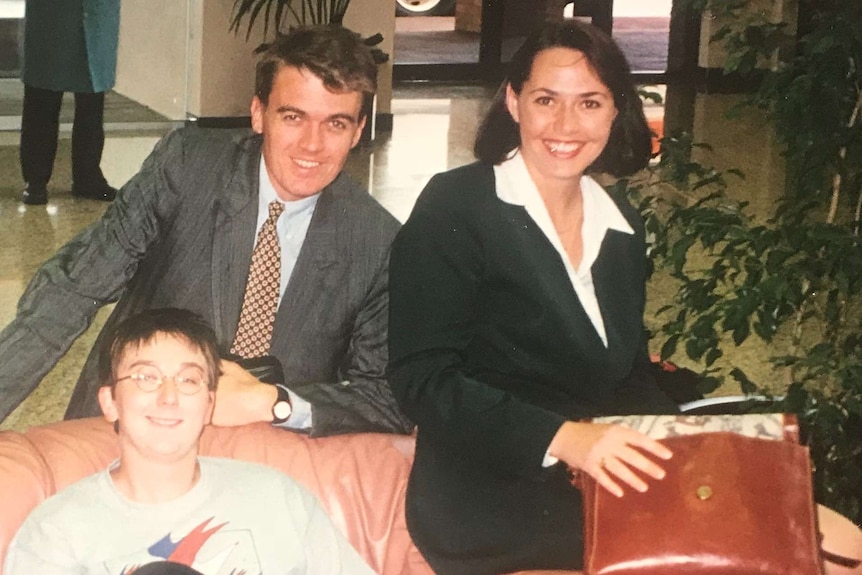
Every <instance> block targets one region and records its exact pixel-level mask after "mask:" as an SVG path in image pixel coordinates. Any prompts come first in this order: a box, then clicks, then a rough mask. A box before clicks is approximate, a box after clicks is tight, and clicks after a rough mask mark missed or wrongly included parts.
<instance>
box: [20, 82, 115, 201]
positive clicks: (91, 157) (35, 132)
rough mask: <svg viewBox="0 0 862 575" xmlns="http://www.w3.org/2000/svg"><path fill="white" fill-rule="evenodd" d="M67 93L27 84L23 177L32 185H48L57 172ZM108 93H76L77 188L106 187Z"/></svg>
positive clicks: (74, 176)
mask: <svg viewBox="0 0 862 575" xmlns="http://www.w3.org/2000/svg"><path fill="white" fill-rule="evenodd" d="M62 101H63V92H55V91H53V90H45V89H43V88H35V87H33V86H27V85H26V84H25V85H24V111H23V113H22V115H21V148H20V158H21V174H22V175H23V176H24V181H25V182H27V183H28V184H30V185H32V186H45V185H46V184H47V183H48V180H50V179H51V173H52V172H53V171H54V158H55V157H56V155H57V136H58V132H59V129H60V105H61V104H62ZM104 109H105V93H104V92H96V93H89V94H88V93H77V92H76V93H75V119H74V124H73V126H72V182H73V185H74V186H75V187H82V188H96V187H100V186H103V185H104V184H105V178H104V176H103V175H102V169H101V168H100V167H99V164H100V162H101V161H102V150H103V148H104V147H105V128H104V125H103V120H104Z"/></svg>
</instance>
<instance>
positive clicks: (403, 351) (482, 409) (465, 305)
mask: <svg viewBox="0 0 862 575" xmlns="http://www.w3.org/2000/svg"><path fill="white" fill-rule="evenodd" d="M618 206H619V208H620V210H621V211H622V213H623V215H624V216H625V217H626V219H627V220H628V222H629V223H630V225H631V226H632V228H633V229H634V230H635V234H634V235H630V234H625V233H621V232H617V231H613V230H609V231H608V233H607V235H606V237H605V239H604V242H603V243H602V246H601V250H600V252H599V256H598V258H597V260H596V262H595V264H594V265H593V268H592V272H593V281H594V285H595V290H596V295H597V298H598V302H599V306H600V308H601V312H602V316H603V319H604V323H605V327H606V331H607V335H608V343H609V345H608V347H607V348H605V346H604V345H603V343H602V341H601V339H600V337H599V335H598V334H597V332H596V331H595V329H594V328H593V326H592V324H591V323H590V320H589V318H588V316H587V314H586V312H585V311H584V309H583V307H582V306H581V304H580V301H579V299H578V297H577V295H576V294H575V291H574V289H573V287H572V285H571V282H570V280H569V278H568V275H567V274H566V270H565V267H564V264H563V262H562V260H561V259H560V256H559V254H558V253H557V251H556V250H555V249H554V248H553V246H552V245H551V243H550V242H549V241H548V239H547V238H546V237H545V235H544V234H543V233H542V231H541V230H540V229H539V227H538V226H537V225H536V224H535V222H534V221H533V220H532V219H531V218H530V216H529V215H528V214H527V212H526V210H525V209H524V208H523V207H521V206H515V205H511V204H507V203H504V202H503V201H501V200H500V199H499V198H498V197H497V195H496V191H495V183H494V173H493V169H492V168H491V167H488V166H484V165H480V164H474V165H471V166H467V167H464V168H460V169H457V170H453V171H451V172H448V173H445V174H441V175H438V176H435V177H434V178H433V179H432V180H431V182H430V183H429V184H428V186H427V187H426V188H425V190H424V191H423V192H422V194H421V196H420V198H419V200H418V201H417V204H416V207H415V208H414V210H413V213H412V214H411V216H410V219H409V220H408V221H407V223H405V225H404V227H403V228H402V229H401V231H400V232H399V234H398V236H397V238H396V240H395V243H394V244H393V248H392V256H391V261H390V278H391V283H390V328H389V337H390V352H389V353H390V371H389V377H390V383H391V385H392V386H393V391H394V393H395V395H396V397H397V398H398V400H399V402H400V403H401V405H402V407H403V408H404V411H405V412H406V413H407V414H408V416H409V417H412V418H413V419H414V420H415V421H416V423H417V425H418V437H417V445H416V459H415V463H414V466H413V471H412V474H411V477H410V484H409V487H408V492H407V519H408V526H409V528H410V532H411V534H412V535H413V537H414V540H415V541H416V543H417V545H418V547H419V549H420V550H421V551H422V552H423V554H424V555H425V556H426V558H428V560H429V562H430V563H431V565H432V567H434V568H435V570H436V571H437V572H438V573H441V574H445V573H465V574H466V573H470V574H472V575H481V574H483V573H488V574H491V573H501V572H509V571H517V570H521V569H530V568H533V569H535V568H544V569H554V568H556V569H561V568H577V567H579V565H580V561H581V539H580V537H581V535H580V526H581V511H580V498H579V497H578V493H577V492H576V490H575V489H574V488H572V487H571V485H570V484H569V483H568V481H567V478H566V476H565V472H564V470H563V469H561V466H559V465H558V466H553V467H551V468H544V467H542V461H543V458H544V455H545V453H546V450H547V448H548V446H549V445H550V443H551V439H552V438H553V437H554V434H555V433H556V432H557V430H558V429H559V427H560V426H561V425H562V423H563V422H564V421H565V420H567V419H572V420H577V419H581V418H586V417H591V416H596V415H600V414H609V413H620V412H644V413H646V412H656V411H658V412H661V411H674V410H675V406H674V404H673V403H672V402H670V401H669V400H668V399H667V398H666V397H665V396H664V395H663V394H662V393H661V392H660V391H659V390H658V388H657V387H656V386H655V382H654V380H653V378H652V377H651V376H650V375H649V369H648V366H649V358H648V355H647V348H646V337H645V331H644V326H643V319H642V316H643V311H644V302H645V279H646V270H647V268H646V264H647V261H646V254H645V243H644V230H643V225H642V222H641V221H640V218H639V216H638V214H637V213H636V212H635V210H633V209H632V208H631V206H629V205H628V204H627V203H625V202H624V201H621V202H620V201H618Z"/></svg>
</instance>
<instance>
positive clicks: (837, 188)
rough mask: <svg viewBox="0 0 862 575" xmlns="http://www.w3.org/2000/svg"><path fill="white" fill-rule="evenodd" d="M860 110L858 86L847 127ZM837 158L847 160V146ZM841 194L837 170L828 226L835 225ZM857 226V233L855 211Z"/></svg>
mask: <svg viewBox="0 0 862 575" xmlns="http://www.w3.org/2000/svg"><path fill="white" fill-rule="evenodd" d="M860 110H862V90H860V89H859V86H858V85H857V86H856V105H855V106H853V111H852V112H851V113H850V121H849V122H847V127H848V128H852V127H853V126H854V125H855V124H856V120H857V119H858V118H859V113H860ZM838 157H839V158H841V162H843V161H844V160H845V159H847V146H842V147H841V150H840V151H839V152H838ZM840 193H841V172H840V171H839V170H836V171H835V174H833V175H832V202H831V203H830V205H829V216H828V217H827V218H826V221H827V222H828V223H830V224H832V223H835V216H836V214H837V213H838V198H839V196H840ZM856 222H857V226H856V229H857V231H858V229H859V226H858V222H859V215H858V211H857V216H856Z"/></svg>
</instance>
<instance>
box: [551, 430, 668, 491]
mask: <svg viewBox="0 0 862 575" xmlns="http://www.w3.org/2000/svg"><path fill="white" fill-rule="evenodd" d="M548 453H549V454H550V455H553V456H554V457H556V458H558V459H560V460H561V461H563V462H565V463H567V464H569V466H571V467H573V468H575V469H580V470H582V471H584V472H585V473H589V474H590V475H591V476H592V477H593V478H594V479H595V480H596V481H598V483H599V485H601V486H602V487H604V488H605V489H607V490H608V491H610V492H611V493H613V494H614V495H616V496H617V497H622V496H623V493H624V491H623V488H622V487H621V486H620V483H624V484H627V485H629V486H630V487H632V488H633V489H635V490H637V491H640V492H643V491H646V490H647V489H648V487H649V486H648V485H647V483H646V482H645V481H644V480H643V479H642V478H641V477H640V475H638V474H637V473H636V472H635V470H637V471H640V472H641V473H643V474H645V475H647V476H649V477H652V478H655V479H662V478H663V477H664V473H665V472H664V469H662V468H661V467H659V466H658V465H657V464H656V463H655V462H654V461H653V460H652V459H650V458H649V457H647V455H650V454H651V455H654V456H655V457H658V458H660V459H670V458H671V456H672V455H673V453H672V452H671V451H670V450H669V449H668V448H667V447H665V446H664V445H662V444H661V443H659V442H658V441H655V440H654V439H650V438H649V437H647V436H646V435H644V434H642V433H640V432H637V431H635V430H633V429H630V428H628V427H624V426H622V425H608V424H604V423H579V422H575V421H567V422H566V423H564V424H563V425H562V426H561V427H560V429H559V430H558V431H557V434H556V435H554V439H553V440H551V445H550V447H549V448H548Z"/></svg>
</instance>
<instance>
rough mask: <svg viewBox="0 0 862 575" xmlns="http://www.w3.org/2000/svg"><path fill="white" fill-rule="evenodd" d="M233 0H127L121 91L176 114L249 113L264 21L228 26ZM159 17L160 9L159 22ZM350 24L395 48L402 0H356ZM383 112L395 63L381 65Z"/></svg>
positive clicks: (380, 104) (124, 4)
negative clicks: (247, 28) (250, 26)
mask: <svg viewBox="0 0 862 575" xmlns="http://www.w3.org/2000/svg"><path fill="white" fill-rule="evenodd" d="M232 8H233V2H230V1H227V0H222V1H218V2H214V1H212V0H208V1H205V0H123V2H122V12H121V20H120V48H119V53H118V64H117V78H118V79H117V86H116V90H117V92H119V93H121V94H123V95H125V96H127V97H129V98H131V99H133V100H135V101H137V102H139V103H141V104H143V105H145V106H148V107H150V108H152V109H153V110H155V111H157V112H159V113H161V114H164V115H165V116H167V117H168V118H171V119H174V120H183V119H185V118H186V117H188V116H190V115H191V116H197V117H237V116H247V115H248V114H249V103H250V101H251V97H252V95H253V92H254V88H253V86H254V62H255V57H254V55H253V53H252V52H253V50H254V48H255V47H256V46H258V45H259V44H260V43H261V42H262V41H263V39H264V38H263V34H262V26H258V27H256V28H255V29H254V30H252V34H251V37H250V39H249V40H248V41H246V40H245V33H244V31H243V32H241V33H240V34H234V33H232V32H230V31H228V27H229V23H230V15H231V11H232ZM153 15H158V20H156V21H154V18H153ZM344 25H345V26H347V27H348V28H350V29H351V30H354V31H356V32H357V33H359V34H362V35H363V36H366V37H367V36H370V35H373V34H376V33H378V32H379V33H381V34H383V42H382V43H381V44H380V45H379V48H381V49H382V50H383V51H384V52H386V53H387V54H390V55H391V54H392V51H393V48H394V37H395V0H352V2H351V4H350V7H349V8H348V11H347V14H346V16H345V21H344ZM378 82H379V89H378V98H377V111H378V113H389V112H390V111H391V99H392V61H391V58H390V61H389V62H387V63H386V64H384V65H383V66H381V68H380V74H379V78H378Z"/></svg>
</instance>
